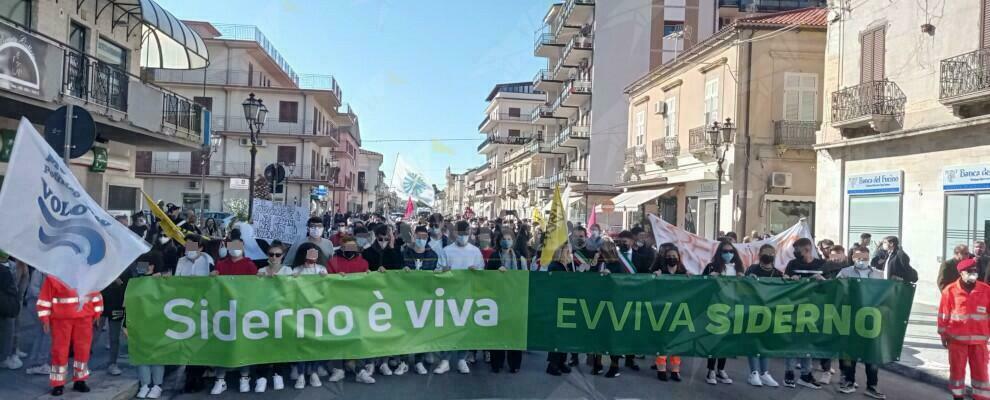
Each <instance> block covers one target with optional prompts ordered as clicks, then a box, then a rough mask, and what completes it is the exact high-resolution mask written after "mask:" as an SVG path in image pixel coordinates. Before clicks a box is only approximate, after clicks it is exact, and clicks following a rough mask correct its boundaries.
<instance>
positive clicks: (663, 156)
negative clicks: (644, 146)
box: [653, 136, 681, 164]
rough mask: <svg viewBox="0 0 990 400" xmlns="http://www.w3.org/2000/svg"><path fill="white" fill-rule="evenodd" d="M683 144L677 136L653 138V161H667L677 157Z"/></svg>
mask: <svg viewBox="0 0 990 400" xmlns="http://www.w3.org/2000/svg"><path fill="white" fill-rule="evenodd" d="M680 152H681V145H680V144H679V143H678V142H677V137H676V136H667V137H662V138H660V139H654V140H653V162H654V163H658V164H659V163H666V162H670V161H671V160H674V159H676V158H677V155H678V154H680Z"/></svg>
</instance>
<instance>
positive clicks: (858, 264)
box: [855, 260, 870, 269]
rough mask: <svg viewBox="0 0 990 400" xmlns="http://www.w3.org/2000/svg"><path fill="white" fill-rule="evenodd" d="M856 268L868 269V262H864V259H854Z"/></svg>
mask: <svg viewBox="0 0 990 400" xmlns="http://www.w3.org/2000/svg"><path fill="white" fill-rule="evenodd" d="M855 265H856V269H868V268H870V264H867V263H866V260H856V264H855Z"/></svg>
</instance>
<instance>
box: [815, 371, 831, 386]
mask: <svg viewBox="0 0 990 400" xmlns="http://www.w3.org/2000/svg"><path fill="white" fill-rule="evenodd" d="M830 383H832V371H825V372H822V376H821V378H818V384H819V385H822V386H827V385H829V384H830Z"/></svg>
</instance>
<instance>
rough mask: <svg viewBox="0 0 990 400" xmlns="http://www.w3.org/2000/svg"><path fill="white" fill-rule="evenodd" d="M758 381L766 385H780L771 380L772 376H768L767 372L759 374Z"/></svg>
mask: <svg viewBox="0 0 990 400" xmlns="http://www.w3.org/2000/svg"><path fill="white" fill-rule="evenodd" d="M760 381H761V382H763V386H766V387H780V384H779V383H777V381H775V380H773V377H772V376H770V373H769V372H764V373H763V375H760Z"/></svg>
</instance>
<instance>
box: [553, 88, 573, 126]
mask: <svg viewBox="0 0 990 400" xmlns="http://www.w3.org/2000/svg"><path fill="white" fill-rule="evenodd" d="M567 95H568V94H567V92H563V93H561V94H560V96H557V98H556V99H555V100H554V101H553V105H552V106H550V107H551V108H552V109H553V116H554V117H557V118H558V119H564V120H566V119H569V118H571V117H573V116H575V115H577V112H578V108H577V106H567V105H564V99H565V98H566V97H567ZM558 122H561V121H558Z"/></svg>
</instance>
